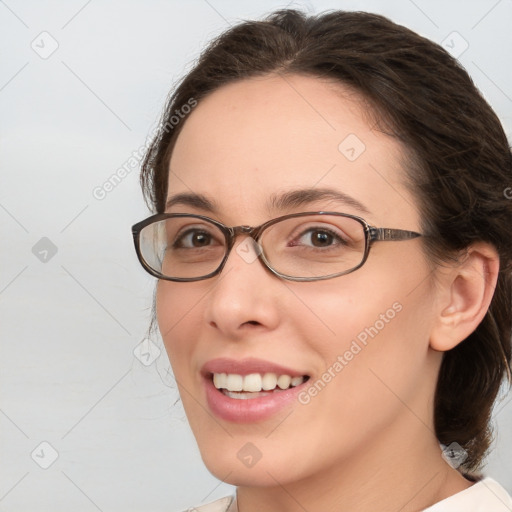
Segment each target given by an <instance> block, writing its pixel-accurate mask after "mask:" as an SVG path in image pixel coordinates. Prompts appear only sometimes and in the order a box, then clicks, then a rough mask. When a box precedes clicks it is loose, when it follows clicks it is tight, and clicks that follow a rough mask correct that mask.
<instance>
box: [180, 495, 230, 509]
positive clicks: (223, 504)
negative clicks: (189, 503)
mask: <svg viewBox="0 0 512 512" xmlns="http://www.w3.org/2000/svg"><path fill="white" fill-rule="evenodd" d="M237 511H238V509H237V506H236V500H235V497H234V496H226V497H225V498H221V499H220V500H216V501H214V502H212V503H207V504H206V505H201V506H199V507H190V508H187V510H184V511H183V512H237Z"/></svg>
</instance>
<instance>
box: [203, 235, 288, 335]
mask: <svg viewBox="0 0 512 512" xmlns="http://www.w3.org/2000/svg"><path fill="white" fill-rule="evenodd" d="M258 253H259V249H258V245H257V244H256V242H255V241H254V240H253V239H252V238H250V237H249V236H243V235H242V236H241V237H239V239H238V240H237V241H236V242H235V245H234V246H233V249H232V250H231V252H230V254H229V256H228V259H227V261H226V263H225V265H224V268H223V269H222V272H221V273H220V274H219V275H217V276H215V277H213V278H211V279H209V280H208V281H209V282H210V283H211V290H210V292H209V293H208V295H207V297H206V298H205V300H206V301H207V305H206V308H205V312H204V314H205V321H206V323H207V324H208V325H209V326H211V327H213V328H214V329H217V330H218V331H220V334H221V336H222V337H223V338H224V339H230V340H238V339H241V338H242V337H243V336H245V335H246V334H247V333H249V332H254V331H255V330H272V329H275V328H276V327H277V325H278V324H279V311H280V308H281V309H282V306H283V304H282V302H281V301H282V300H283V291H286V290H285V288H284V285H283V283H282V282H281V279H279V278H278V277H277V276H275V275H274V274H272V272H270V271H269V270H268V269H267V268H266V267H265V266H264V265H263V264H262V263H261V261H260V260H259V258H258Z"/></svg>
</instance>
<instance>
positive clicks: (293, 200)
mask: <svg viewBox="0 0 512 512" xmlns="http://www.w3.org/2000/svg"><path fill="white" fill-rule="evenodd" d="M319 201H333V202H336V203H339V204H342V205H343V206H350V207H352V208H355V209H356V210H358V211H360V212H361V213H365V214H370V213H371V212H370V210H369V209H368V208H367V207H366V206H365V205H364V204H362V203H361V202H360V201H358V200H357V199H355V198H354V197H351V196H349V195H348V194H345V193H343V192H340V191H339V190H334V189H330V188H312V189H299V190H290V191H288V192H284V193H281V194H272V195H271V196H270V198H269V199H268V200H267V204H266V207H267V210H268V211H269V212H273V211H283V210H289V209H293V208H299V207H304V206H307V205H309V204H311V203H315V202H319ZM175 205H182V206H189V207H192V208H196V209H199V210H204V211H206V212H209V213H214V214H218V213H219V207H218V206H217V204H216V203H215V200H214V199H212V198H209V197H207V196H205V195H203V194H196V193H186V192H185V193H181V194H175V195H173V196H171V197H169V198H168V199H167V202H166V209H169V208H171V207H172V206H175Z"/></svg>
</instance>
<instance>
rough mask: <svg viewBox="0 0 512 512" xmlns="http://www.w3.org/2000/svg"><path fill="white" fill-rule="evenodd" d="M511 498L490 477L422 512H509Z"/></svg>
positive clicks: (511, 503) (511, 504) (511, 508)
mask: <svg viewBox="0 0 512 512" xmlns="http://www.w3.org/2000/svg"><path fill="white" fill-rule="evenodd" d="M511 510H512V497H511V496H510V494H509V493H508V492H507V491H506V490H505V489H504V488H503V487H502V486H501V485H500V484H499V483H498V482H496V480H494V479H493V478H490V477H485V478H482V479H481V480H479V481H478V482H476V483H475V484H473V485H472V486H471V487H468V488H467V489H465V490H464V491H461V492H459V493H457V494H454V495H453V496H450V497H449V498H446V499H444V500H442V501H440V502H439V503H436V504H435V505H432V506H431V507H429V508H427V509H425V510H424V511H423V512H510V511H511Z"/></svg>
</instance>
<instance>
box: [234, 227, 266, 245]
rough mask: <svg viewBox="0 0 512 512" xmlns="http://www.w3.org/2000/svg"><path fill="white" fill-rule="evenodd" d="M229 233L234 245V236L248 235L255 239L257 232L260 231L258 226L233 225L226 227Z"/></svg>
mask: <svg viewBox="0 0 512 512" xmlns="http://www.w3.org/2000/svg"><path fill="white" fill-rule="evenodd" d="M228 229H229V233H230V235H231V245H234V243H235V240H236V238H237V237H238V235H249V236H250V237H251V238H253V239H256V237H257V235H258V233H259V232H260V230H261V228H260V227H252V226H246V225H243V226H234V227H232V228H228Z"/></svg>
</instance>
